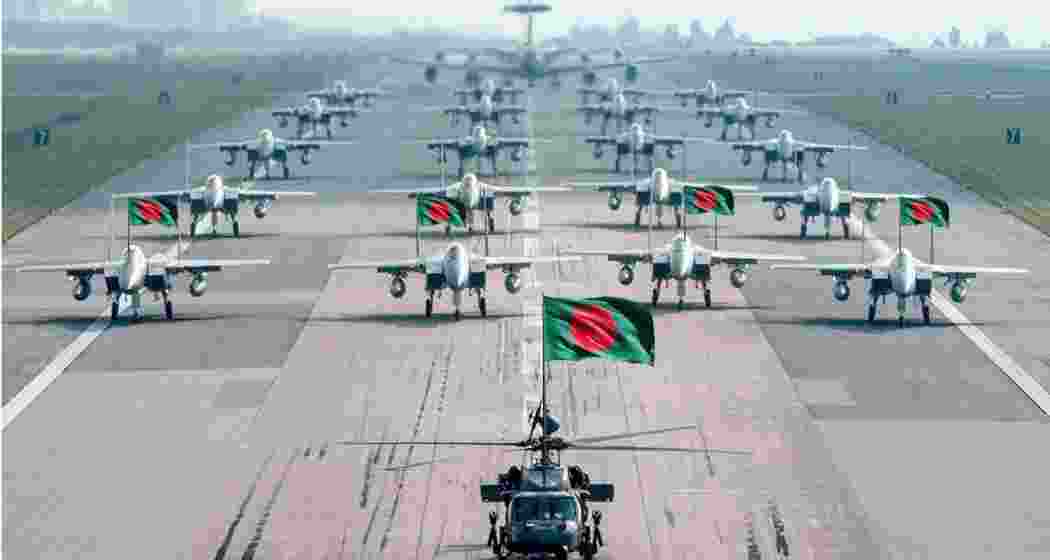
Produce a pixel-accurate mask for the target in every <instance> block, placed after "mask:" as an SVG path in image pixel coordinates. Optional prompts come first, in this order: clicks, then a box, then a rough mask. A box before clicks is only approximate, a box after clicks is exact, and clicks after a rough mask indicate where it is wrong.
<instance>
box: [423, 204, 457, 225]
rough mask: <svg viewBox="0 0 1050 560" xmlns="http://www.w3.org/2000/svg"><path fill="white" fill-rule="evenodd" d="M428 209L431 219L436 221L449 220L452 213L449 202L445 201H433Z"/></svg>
mask: <svg viewBox="0 0 1050 560" xmlns="http://www.w3.org/2000/svg"><path fill="white" fill-rule="evenodd" d="M428 210H429V211H428V214H430V219H432V220H434V221H436V222H447V221H448V218H449V216H450V215H451V214H452V211H451V210H450V209H449V207H448V204H447V203H445V202H432V203H431V204H430V208H429V209H428Z"/></svg>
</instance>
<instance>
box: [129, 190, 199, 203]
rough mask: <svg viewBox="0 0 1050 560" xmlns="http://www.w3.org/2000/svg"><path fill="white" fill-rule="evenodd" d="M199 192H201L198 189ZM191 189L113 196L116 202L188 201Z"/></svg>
mask: <svg viewBox="0 0 1050 560" xmlns="http://www.w3.org/2000/svg"><path fill="white" fill-rule="evenodd" d="M197 190H201V189H200V188H198V189H197ZM191 191H192V190H191V189H182V190H178V191H154V192H137V193H117V194H114V195H113V199H114V200H118V199H122V198H166V197H176V198H180V199H187V198H189V197H190V192H191Z"/></svg>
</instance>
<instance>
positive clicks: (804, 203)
mask: <svg viewBox="0 0 1050 560" xmlns="http://www.w3.org/2000/svg"><path fill="white" fill-rule="evenodd" d="M755 196H761V197H762V202H769V203H772V204H773V205H774V206H773V219H774V220H776V221H778V222H781V221H784V219H785V218H786V217H787V210H786V209H785V208H784V207H785V206H789V205H791V204H798V205H799V206H801V216H802V229H801V232H800V233H799V236H800V237H801V238H802V239H805V238H806V225H807V224H808V223H809V222H810V221H812V220H813V219H814V218H816V217H817V216H824V239H831V219H832V217H837V218H839V220H840V221H841V222H842V232H843V233H842V236H843V237H844V238H846V239H849V222H848V221H847V220H848V219H849V216H850V211H851V210H852V206H853V204H864V205H866V207H865V209H864V217H865V219H867V221H869V222H874V221H876V220H877V219H878V218H879V212H880V211H881V208H882V205H883V204H884V203H886V202H887V201H889V200H896V199H898V198H901V197H909V198H914V197H922V196H925V195H922V194H892V193H865V192H857V191H850V190H844V189H841V188H839V185H838V183H837V182H836V181H835V180H834V179H832V178H831V177H825V178H824V179H822V180H821V181H820V183H819V184H817V185H813V186H810V187H807V188H805V189H803V190H801V191H794V192H763V193H756V194H755Z"/></svg>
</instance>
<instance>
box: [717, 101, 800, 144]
mask: <svg viewBox="0 0 1050 560" xmlns="http://www.w3.org/2000/svg"><path fill="white" fill-rule="evenodd" d="M792 114H794V115H802V114H805V112H804V111H794V110H791V109H759V108H757V107H752V106H751V105H750V104H748V102H747V99H744V98H739V99H736V100H733V101H731V102H729V103H727V104H726V105H724V106H722V107H701V108H699V109H697V111H696V118H698V119H706V120H705V121H704V128H711V126H713V125H714V120H715V118H721V119H722V136H721V140H722V141H723V142H725V141H726V134H727V133H728V132H729V127H731V126H733V125H736V127H737V128H736V132H737V140H743V138H744V127H747V129H748V131H749V132H750V133H751V140H754V139H755V126H756V124H757V123H758V121H759V119H765V120H766V128H773V127H774V126H776V122H777V119H779V118H780V116H781V115H792Z"/></svg>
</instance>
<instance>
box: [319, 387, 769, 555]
mask: <svg viewBox="0 0 1050 560" xmlns="http://www.w3.org/2000/svg"><path fill="white" fill-rule="evenodd" d="M544 369H545V370H546V369H547V368H546V367H545V368H544ZM548 376H549V372H548V371H544V373H543V375H542V376H541V377H542V378H543V382H542V383H541V386H542V389H541V393H540V403H539V406H537V407H536V409H535V410H534V411H533V412H532V413H531V414H530V415H529V423H530V426H531V427H530V429H529V434H528V437H527V438H526V439H524V440H521V441H433V442H414V443H413V445H439V446H447V447H516V448H520V449H522V450H523V451H529V452H531V454H530V464H529V465H522V466H519V465H512V466H511V467H510V468H508V469H507V472H506V473H501V474H499V475H498V478H497V481H496V482H482V483H481V500H482V502H485V503H502V504H503V523H502V524H500V515H499V514H498V513H497V512H496V511H495V510H492V511H490V512H489V514H488V521H489V526H490V528H489V535H488V541H487V543H486V545H485V546H486V548H491V550H492V553H493V554H494V555H496V557H497V558H507V557H508V556H510V555H511V554H520V555H525V556H532V555H535V554H543V555H553V556H554V557H555V558H556V559H558V560H565V559H567V558H568V557H569V554H571V553H578V554H579V555H580V557H581V558H583V559H584V560H591V559H592V558H594V556H595V555H596V554H597V553H598V549H599V547H601V546H604V539H603V537H602V532H601V521H602V512H601V511H598V510H591V508H590V504H591V503H609V502H612V501H613V498H614V496H615V487H614V485H613V483H612V482H607V481H592V480H591V478H590V475H589V474H588V473H587V472H586V471H585V470H584V469H583V468H582V467H581V466H579V465H570V466H564V465H562V463H561V452H562V451H565V450H572V449H577V450H588V451H657V452H671V453H704V452H706V453H718V454H728V455H751V452H750V451H735V450H722V449H706V450H705V449H693V448H686V447H654V446H641V445H595V444H598V443H602V442H608V441H612V440H620V439H629V438H634V437H639V436H645V435H654V434H662V433H668V432H675V431H684V430H697V429H698V428H699V427H698V426H697V425H696V424H692V425H687V426H678V427H671V428H662V429H655V430H647V431H643V432H631V433H621V434H610V435H604V436H595V437H587V438H579V439H576V440H568V439H565V438H562V437H560V436H556V435H554V434H556V433H557V432H558V430H559V428H560V424H559V423H558V420H557V418H555V417H554V416H552V415H551V414H550V409H549V407H548V406H547V378H548ZM541 424H542V426H540V425H541ZM537 427H540V428H541V435H539V436H536V437H534V435H533V434H535V433H536V429H537ZM338 443H339V444H341V445H395V444H399V443H402V442H390V441H340V442H338Z"/></svg>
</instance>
